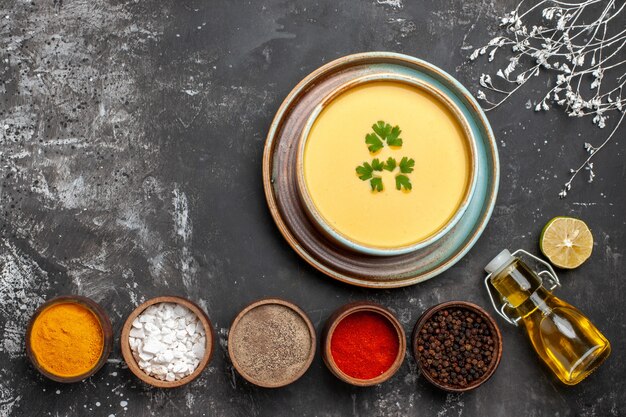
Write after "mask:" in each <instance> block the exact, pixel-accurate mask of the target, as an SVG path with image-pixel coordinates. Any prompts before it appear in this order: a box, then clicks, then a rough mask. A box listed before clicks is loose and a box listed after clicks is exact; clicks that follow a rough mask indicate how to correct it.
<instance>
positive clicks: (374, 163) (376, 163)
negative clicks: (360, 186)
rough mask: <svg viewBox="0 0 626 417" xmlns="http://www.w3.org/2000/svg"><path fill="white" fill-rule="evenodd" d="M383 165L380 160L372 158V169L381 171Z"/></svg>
mask: <svg viewBox="0 0 626 417" xmlns="http://www.w3.org/2000/svg"><path fill="white" fill-rule="evenodd" d="M384 167H385V163H384V162H380V160H379V159H378V158H375V159H373V160H372V168H373V169H374V171H382V170H383V168H384Z"/></svg>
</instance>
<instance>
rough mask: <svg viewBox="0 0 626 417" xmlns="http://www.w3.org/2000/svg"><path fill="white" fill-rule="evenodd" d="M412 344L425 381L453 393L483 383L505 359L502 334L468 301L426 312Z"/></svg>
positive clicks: (492, 322)
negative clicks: (502, 358)
mask: <svg viewBox="0 0 626 417" xmlns="http://www.w3.org/2000/svg"><path fill="white" fill-rule="evenodd" d="M411 344H412V350H413V354H414V355H415V360H416V361H417V365H418V367H419V369H420V372H421V373H422V375H423V376H424V378H426V379H427V380H428V381H429V382H430V383H432V384H433V385H435V386H436V387H438V388H441V389H443V390H446V391H450V392H465V391H470V390H473V389H476V388H478V387H479V386H480V385H482V384H484V383H485V382H486V381H487V380H488V379H489V378H490V377H491V376H492V375H493V373H494V372H495V371H496V368H498V365H499V364H500V358H501V357H502V335H501V334H500V329H498V325H497V324H496V322H495V320H494V319H493V318H492V317H491V316H490V315H489V313H487V312H486V311H485V310H483V309H482V308H481V307H479V306H477V305H476V304H473V303H468V302H465V301H449V302H446V303H442V304H438V305H436V306H433V307H431V308H429V309H428V310H426V311H425V312H424V313H423V314H422V316H421V317H420V318H419V320H418V321H417V323H416V324H415V328H414V329H413V337H412V338H411Z"/></svg>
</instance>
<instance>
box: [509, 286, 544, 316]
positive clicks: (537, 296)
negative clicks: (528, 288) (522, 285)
mask: <svg viewBox="0 0 626 417" xmlns="http://www.w3.org/2000/svg"><path fill="white" fill-rule="evenodd" d="M552 297H553V296H552V294H551V293H550V292H549V291H548V290H546V289H545V288H544V287H539V288H537V290H535V292H533V293H532V294H530V296H529V297H528V298H526V300H525V301H524V302H522V304H520V305H519V306H517V307H516V308H515V312H516V313H517V315H518V316H519V317H520V318H521V319H524V318H526V317H528V316H530V315H532V314H542V315H547V314H549V313H550V312H551V311H552V308H551V307H550V298H552Z"/></svg>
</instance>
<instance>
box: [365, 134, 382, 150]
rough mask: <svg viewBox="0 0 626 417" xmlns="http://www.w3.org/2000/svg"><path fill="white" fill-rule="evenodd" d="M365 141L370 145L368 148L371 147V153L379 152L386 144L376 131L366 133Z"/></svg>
mask: <svg viewBox="0 0 626 417" xmlns="http://www.w3.org/2000/svg"><path fill="white" fill-rule="evenodd" d="M365 143H366V144H367V145H369V146H368V147H367V149H369V151H370V152H371V153H374V152H378V151H379V150H381V149H382V148H383V146H385V145H384V143H383V141H382V140H380V139H379V138H378V136H376V134H374V133H368V134H367V135H365Z"/></svg>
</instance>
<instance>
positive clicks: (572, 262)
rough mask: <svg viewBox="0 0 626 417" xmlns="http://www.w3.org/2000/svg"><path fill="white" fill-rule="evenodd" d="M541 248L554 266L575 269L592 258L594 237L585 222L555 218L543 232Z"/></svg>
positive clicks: (567, 218)
mask: <svg viewBox="0 0 626 417" xmlns="http://www.w3.org/2000/svg"><path fill="white" fill-rule="evenodd" d="M539 247H540V249H541V252H542V253H543V254H544V255H545V256H546V258H548V259H549V260H550V262H552V264H553V265H555V266H558V267H559V268H563V269H574V268H576V267H579V266H580V265H582V263H583V262H585V261H586V260H587V259H588V258H589V256H591V251H592V250H593V236H592V235H591V230H589V227H588V226H587V224H586V223H585V222H584V221H582V220H579V219H575V218H573V217H555V218H554V219H552V220H550V221H549V222H548V223H547V224H546V225H545V226H544V228H543V230H542V231H541V237H540V238H539Z"/></svg>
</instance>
